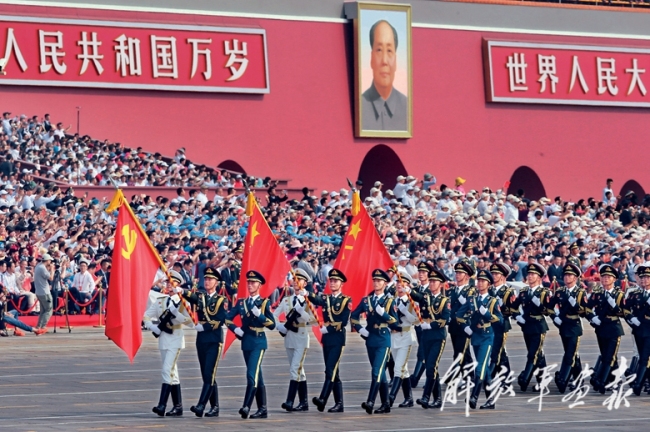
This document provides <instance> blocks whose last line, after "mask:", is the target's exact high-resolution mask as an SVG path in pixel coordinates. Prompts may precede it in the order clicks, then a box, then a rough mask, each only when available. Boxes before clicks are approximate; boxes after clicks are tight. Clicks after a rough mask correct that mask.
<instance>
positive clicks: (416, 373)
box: [409, 360, 424, 388]
mask: <svg viewBox="0 0 650 432" xmlns="http://www.w3.org/2000/svg"><path fill="white" fill-rule="evenodd" d="M423 373H424V363H423V362H422V361H420V360H418V362H417V363H415V369H413V374H412V375H411V376H410V377H409V379H410V381H411V388H418V383H419V382H420V378H421V377H422V374H423Z"/></svg>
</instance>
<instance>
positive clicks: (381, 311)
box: [375, 305, 386, 315]
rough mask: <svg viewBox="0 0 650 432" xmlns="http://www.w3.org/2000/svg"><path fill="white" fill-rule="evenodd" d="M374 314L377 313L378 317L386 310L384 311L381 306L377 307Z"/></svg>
mask: <svg viewBox="0 0 650 432" xmlns="http://www.w3.org/2000/svg"><path fill="white" fill-rule="evenodd" d="M375 312H377V313H378V314H379V315H383V314H384V312H386V309H384V308H383V307H382V306H381V305H377V307H376V308H375Z"/></svg>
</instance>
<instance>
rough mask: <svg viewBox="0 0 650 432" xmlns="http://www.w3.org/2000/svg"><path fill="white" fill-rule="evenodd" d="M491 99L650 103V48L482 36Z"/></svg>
mask: <svg viewBox="0 0 650 432" xmlns="http://www.w3.org/2000/svg"><path fill="white" fill-rule="evenodd" d="M483 58H484V67H485V85H486V89H485V90H486V99H487V101H488V102H511V103H536V104H560V105H562V104H567V105H591V106H630V107H650V94H649V93H648V91H649V90H650V49H643V48H624V47H608V46H591V45H558V44H545V43H528V42H506V41H493V40H484V41H483Z"/></svg>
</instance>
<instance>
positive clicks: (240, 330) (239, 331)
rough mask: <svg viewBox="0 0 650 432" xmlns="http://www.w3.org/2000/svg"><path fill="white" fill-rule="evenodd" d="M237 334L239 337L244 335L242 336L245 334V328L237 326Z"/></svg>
mask: <svg viewBox="0 0 650 432" xmlns="http://www.w3.org/2000/svg"><path fill="white" fill-rule="evenodd" d="M235 334H236V335H237V336H239V337H242V336H244V330H242V329H241V328H240V327H237V328H236V329H235Z"/></svg>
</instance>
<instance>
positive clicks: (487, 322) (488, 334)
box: [457, 270, 503, 409]
mask: <svg viewBox="0 0 650 432" xmlns="http://www.w3.org/2000/svg"><path fill="white" fill-rule="evenodd" d="M493 282H494V279H492V274H491V273H490V272H489V271H487V270H480V271H479V272H478V274H477V275H476V287H477V290H478V294H477V295H475V296H472V297H470V298H469V299H468V301H467V303H465V304H464V305H463V306H462V307H461V308H460V309H459V310H458V312H457V318H458V319H459V320H460V322H461V324H463V325H464V327H463V331H464V332H465V334H467V335H468V336H469V337H470V340H471V342H472V349H473V350H474V357H475V358H476V368H475V370H474V387H473V388H472V394H471V396H470V398H469V406H470V408H472V409H475V408H476V403H477V402H478V397H479V395H480V394H481V387H482V386H483V385H485V396H486V397H487V401H486V403H485V404H484V405H481V409H494V408H495V407H496V405H495V404H494V402H493V401H492V400H491V399H490V393H491V392H490V391H489V390H488V386H489V384H490V381H491V377H490V373H489V372H490V371H489V366H490V358H491V356H490V353H491V351H492V348H493V344H494V329H493V328H492V325H493V324H495V323H498V322H500V321H501V320H502V319H503V317H502V316H501V311H500V310H499V305H498V302H497V299H496V298H495V297H493V296H491V295H490V294H489V293H488V291H489V289H490V286H491V285H492V283H493Z"/></svg>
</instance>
